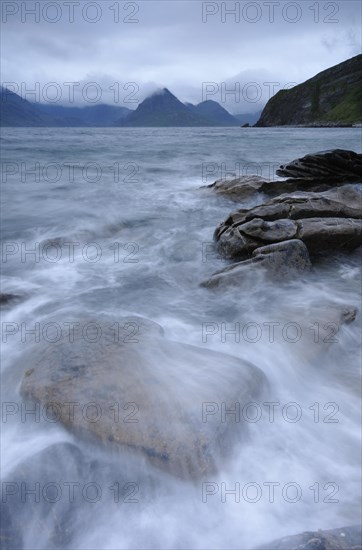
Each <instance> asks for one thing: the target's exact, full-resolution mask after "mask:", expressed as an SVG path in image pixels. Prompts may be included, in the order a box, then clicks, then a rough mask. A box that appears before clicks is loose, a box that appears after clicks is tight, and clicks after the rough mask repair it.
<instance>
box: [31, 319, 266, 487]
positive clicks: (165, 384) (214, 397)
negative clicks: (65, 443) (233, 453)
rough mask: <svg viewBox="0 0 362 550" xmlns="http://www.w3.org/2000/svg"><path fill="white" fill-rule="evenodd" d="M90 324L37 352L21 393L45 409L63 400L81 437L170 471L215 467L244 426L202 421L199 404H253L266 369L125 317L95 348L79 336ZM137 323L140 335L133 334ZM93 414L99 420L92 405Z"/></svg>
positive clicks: (196, 474) (66, 418) (196, 472)
mask: <svg viewBox="0 0 362 550" xmlns="http://www.w3.org/2000/svg"><path fill="white" fill-rule="evenodd" d="M57 321H58V322H59V320H57ZM118 321H119V320H118ZM89 322H95V323H97V320H81V322H80V327H79V328H78V327H77V328H76V329H75V334H74V342H69V341H59V342H55V343H53V344H49V343H48V344H46V343H44V344H38V345H37V346H34V349H33V351H32V352H31V353H30V354H29V355H28V356H27V357H26V369H27V370H26V372H25V374H24V377H23V380H22V384H21V394H22V395H23V396H24V397H26V398H30V399H33V400H36V401H38V402H40V403H41V404H42V405H44V406H46V405H49V404H50V403H55V404H58V407H57V408H56V411H57V413H58V414H59V415H60V421H61V422H62V423H63V424H64V425H65V426H66V427H67V428H69V429H71V430H72V431H74V432H76V433H77V434H80V435H83V436H84V437H92V438H95V440H96V441H99V442H100V443H102V444H103V445H107V446H109V447H110V448H111V449H113V450H114V449H118V450H119V451H122V450H124V451H125V450H128V451H132V452H136V453H138V454H139V455H141V456H143V457H145V458H146V459H148V460H149V461H150V462H151V463H152V464H154V465H155V466H158V467H160V468H162V469H163V470H165V471H167V472H169V473H171V474H173V475H176V476H180V477H184V478H200V477H202V476H203V475H204V474H207V473H211V472H213V471H215V470H216V469H217V464H218V461H219V459H220V457H221V456H225V455H226V454H227V452H228V450H231V448H232V443H233V441H234V438H235V437H236V438H240V433H242V432H240V430H242V428H243V426H242V425H240V424H235V422H234V423H233V424H232V423H228V422H226V423H221V421H220V415H214V416H210V417H208V421H207V422H203V419H202V404H203V403H205V402H212V403H220V404H221V403H226V404H229V405H230V406H232V404H233V403H235V402H236V401H242V402H247V401H248V400H253V399H255V398H257V397H258V396H259V395H260V393H261V392H262V390H263V388H264V387H265V376H264V375H263V373H262V372H261V371H260V370H259V369H258V368H257V367H254V366H253V365H251V364H250V363H247V362H245V361H242V360H241V359H237V358H235V357H231V356H229V355H225V354H222V353H216V352H212V351H208V350H205V349H202V348H197V347H195V346H190V345H185V344H181V343H178V342H172V341H169V340H166V339H165V338H164V337H163V336H162V335H161V332H162V329H160V327H159V326H158V325H157V324H155V323H152V322H148V321H145V320H143V319H141V318H137V317H136V318H127V319H123V320H121V321H120V323H121V325H122V326H120V329H119V333H118V336H117V338H115V334H114V330H103V332H102V337H101V338H100V339H99V340H98V341H96V342H94V343H89V342H86V341H85V340H84V338H83V337H82V331H81V328H82V326H84V324H85V323H89ZM102 323H103V324H102V326H103V327H104V326H105V322H104V321H102ZM98 324H99V321H98ZM135 324H136V326H137V327H138V330H137V331H136V332H135V331H134V330H133V331H132V330H130V327H131V328H132V327H133V328H134V326H135ZM108 325H109V326H113V325H114V320H110V321H109V323H108ZM22 364H24V359H23V360H22ZM68 402H75V403H79V404H80V405H79V406H78V407H76V408H75V411H74V416H73V417H72V415H71V414H70V413H69V407H65V406H63V404H64V403H68ZM90 402H94V403H96V404H97V406H98V407H99V411H101V416H100V417H99V418H98V420H97V421H94V422H92V421H89V420H88V419H87V417H86V416H85V415H84V414H82V408H83V407H82V406H84V405H85V404H87V403H90ZM115 407H116V410H118V411H119V419H118V421H117V420H116V418H115ZM89 414H93V415H95V414H96V417H97V416H99V415H98V413H97V409H96V407H93V409H92V408H91V409H90V413H89Z"/></svg>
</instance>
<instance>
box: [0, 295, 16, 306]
mask: <svg viewBox="0 0 362 550" xmlns="http://www.w3.org/2000/svg"><path fill="white" fill-rule="evenodd" d="M20 300H21V297H20V296H19V295H18V294H10V293H3V292H1V293H0V306H8V305H10V304H12V303H16V302H19V301H20Z"/></svg>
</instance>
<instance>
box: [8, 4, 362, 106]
mask: <svg viewBox="0 0 362 550" xmlns="http://www.w3.org/2000/svg"><path fill="white" fill-rule="evenodd" d="M6 3H7V4H8V5H9V4H12V5H15V6H16V5H17V6H18V7H19V10H20V7H21V5H22V4H23V2H20V0H19V1H17V2H3V4H6ZM49 3H50V4H51V2H47V4H49ZM34 4H35V2H32V1H28V2H26V5H27V7H32V6H33V5H34ZM58 4H59V5H60V6H63V2H62V0H58ZM86 4H89V5H90V2H87V0H80V7H79V8H77V9H76V8H75V20H74V23H69V22H68V12H67V11H66V9H65V8H64V6H63V12H62V18H61V19H60V20H59V21H58V22H56V23H49V22H47V21H46V20H44V17H42V16H41V17H40V21H39V22H38V23H37V22H35V21H34V17H27V18H26V22H25V23H22V22H21V19H20V11H19V13H18V14H16V15H14V16H10V15H9V17H8V21H7V22H6V23H5V22H3V23H2V49H1V58H2V59H1V60H2V67H3V71H2V81H3V82H4V81H8V82H18V83H19V82H26V83H28V85H29V87H30V88H31V87H32V84H34V82H37V81H38V82H40V85H41V86H44V85H45V84H46V83H47V82H49V81H56V82H58V83H59V84H60V85H61V84H62V83H63V82H67V81H68V82H69V81H77V82H80V83H86V82H87V81H88V82H89V81H91V80H92V81H96V82H98V83H99V85H100V86H102V87H103V88H104V94H103V96H102V100H104V101H107V102H112V91H110V90H109V88H110V86H112V83H114V82H118V83H119V86H120V87H121V88H123V86H124V85H126V84H127V82H135V83H136V84H137V86H138V95H137V97H138V99H139V100H142V99H143V98H144V97H145V96H146V95H147V94H148V93H150V91H153V89H155V88H156V87H157V86H160V85H161V86H167V87H168V88H170V89H171V91H172V92H173V93H175V94H176V95H177V96H179V97H180V99H181V100H183V101H192V102H198V101H201V100H202V99H203V96H202V90H203V83H204V82H215V83H217V84H218V85H219V86H220V89H221V83H223V82H226V83H227V85H228V86H232V85H233V83H234V84H235V82H239V83H240V85H241V86H245V85H247V84H248V83H250V82H256V83H257V84H258V85H259V86H260V87H261V89H263V94H262V97H261V98H260V100H259V101H258V102H255V103H254V102H253V101H250V100H248V101H245V97H243V96H241V98H240V99H241V101H235V100H233V98H232V95H231V94H229V95H228V96H227V97H226V98H225V106H227V107H228V108H229V109H230V110H231V111H232V112H234V113H236V112H242V111H244V112H251V111H255V110H257V109H259V108H260V107H261V106H262V105H263V104H264V103H265V102H266V100H267V99H268V98H269V95H268V86H265V85H264V83H265V82H278V83H280V87H283V86H285V85H286V84H288V83H290V82H296V83H299V82H302V81H304V80H305V79H307V78H310V77H311V76H313V75H314V74H316V73H318V72H319V71H321V70H324V69H326V68H327V67H329V66H331V65H334V64H336V63H338V62H341V61H343V60H344V59H346V58H348V57H350V56H352V55H356V54H357V53H359V52H360V49H361V44H360V40H359V37H360V28H359V21H360V16H361V5H360V3H359V2H355V1H349V0H347V1H345V0H344V1H340V2H323V1H320V2H318V3H316V2H313V1H312V0H311V1H309V0H304V1H300V2H288V1H286V0H283V1H279V2H274V4H275V15H274V21H273V22H271V21H270V11H269V10H270V2H267V1H263V0H262V1H259V2H235V1H232V2H228V1H227V2H223V3H222V2H202V1H198V0H196V1H195V0H192V1H188V0H187V1H172V2H169V1H168V2H164V1H157V0H155V1H154V0H147V1H137V2H118V3H116V2H115V0H112V1H108V0H106V1H102V2H98V5H99V6H101V17H100V19H99V21H97V22H96V23H89V22H87V21H85V20H84V18H83V17H82V16H81V9H80V8H82V9H83V8H84V6H85V5H86ZM115 4H116V5H117V6H119V10H118V15H119V22H115V20H114V15H115V8H114V6H115ZM247 4H249V11H245V6H246V5H247ZM293 4H297V6H299V8H298V9H299V10H300V14H299V15H300V20H299V21H297V22H295V23H292V22H291V20H292V19H293V17H295V16H296V15H298V14H297V11H296V8H294V11H293V6H292V5H293ZM317 4H318V6H316V5H317ZM223 5H225V6H226V8H227V9H232V8H233V7H234V6H237V7H239V8H240V14H241V18H240V21H239V22H238V21H237V19H236V18H235V16H232V15H226V14H223V13H222V6H223ZM252 5H254V6H255V5H257V7H258V10H259V12H260V13H259V15H261V17H260V20H259V21H257V22H255V23H251V22H250V21H249V20H247V17H249V19H252V18H253V17H254V16H255V15H253V13H254V14H255V13H257V12H256V9H255V7H254V12H253V9H252ZM288 5H289V7H288ZM112 6H113V9H111V7H112ZM130 6H131V7H130ZM132 6H133V7H132ZM137 7H139V9H138V11H137V10H136V8H137ZM317 7H318V11H317ZM124 8H126V9H124ZM311 8H313V9H311ZM206 10H209V15H208V16H207V22H203V20H202V14H203V12H204V21H206V15H205V14H206ZM213 10H214V11H215V14H210V12H212V11H213ZM243 10H244V11H243ZM132 11H134V12H135V13H132ZM136 11H137V13H136ZM49 13H51V12H49ZM86 13H87V12H86ZM92 13H93V14H94V12H92V10H91V9H90V11H89V12H88V14H89V16H90V17H92V16H93V15H92ZM223 15H224V16H225V17H224V18H223ZM127 17H128V18H129V19H133V20H135V19H138V20H139V22H138V23H127V22H124V21H123V20H124V19H125V18H127ZM288 18H289V20H288ZM223 21H224V22H223ZM333 21H337V22H333ZM233 75H234V76H233ZM277 89H278V88H275V91H277ZM250 90H251V88H250ZM77 99H78V101H82V97H81V96H80V95H79V94H78V95H77ZM123 99H124V97H121V98H120V100H123ZM214 99H216V100H220V97H217V94H215V97H214ZM128 106H131V107H135V106H136V105H128Z"/></svg>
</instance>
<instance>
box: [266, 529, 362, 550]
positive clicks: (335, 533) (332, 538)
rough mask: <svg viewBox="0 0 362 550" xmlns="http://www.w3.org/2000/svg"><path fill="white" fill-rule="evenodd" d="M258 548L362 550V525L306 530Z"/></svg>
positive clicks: (275, 549) (267, 549)
mask: <svg viewBox="0 0 362 550" xmlns="http://www.w3.org/2000/svg"><path fill="white" fill-rule="evenodd" d="M256 550H362V526H361V525H352V526H348V527H340V528H339V529H328V530H326V531H322V530H319V531H306V532H304V533H301V534H300V535H294V536H290V537H284V538H282V539H279V540H275V541H273V542H272V543H270V544H266V545H263V546H259V547H258V548H257V549H256Z"/></svg>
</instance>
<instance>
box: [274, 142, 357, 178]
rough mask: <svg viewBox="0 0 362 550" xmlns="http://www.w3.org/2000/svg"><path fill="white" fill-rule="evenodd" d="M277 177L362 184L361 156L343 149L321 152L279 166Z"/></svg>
mask: <svg viewBox="0 0 362 550" xmlns="http://www.w3.org/2000/svg"><path fill="white" fill-rule="evenodd" d="M277 175H278V176H283V177H287V178H301V179H306V180H314V181H319V182H320V181H323V180H327V181H329V182H345V183H346V182H347V183H353V182H359V183H362V155H360V154H357V153H355V152H354V151H345V150H344V149H335V150H333V151H321V152H319V153H314V154H313V155H306V156H305V157H303V158H299V159H296V160H293V161H292V162H290V163H289V164H286V165H285V166H281V167H280V168H279V170H277Z"/></svg>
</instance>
